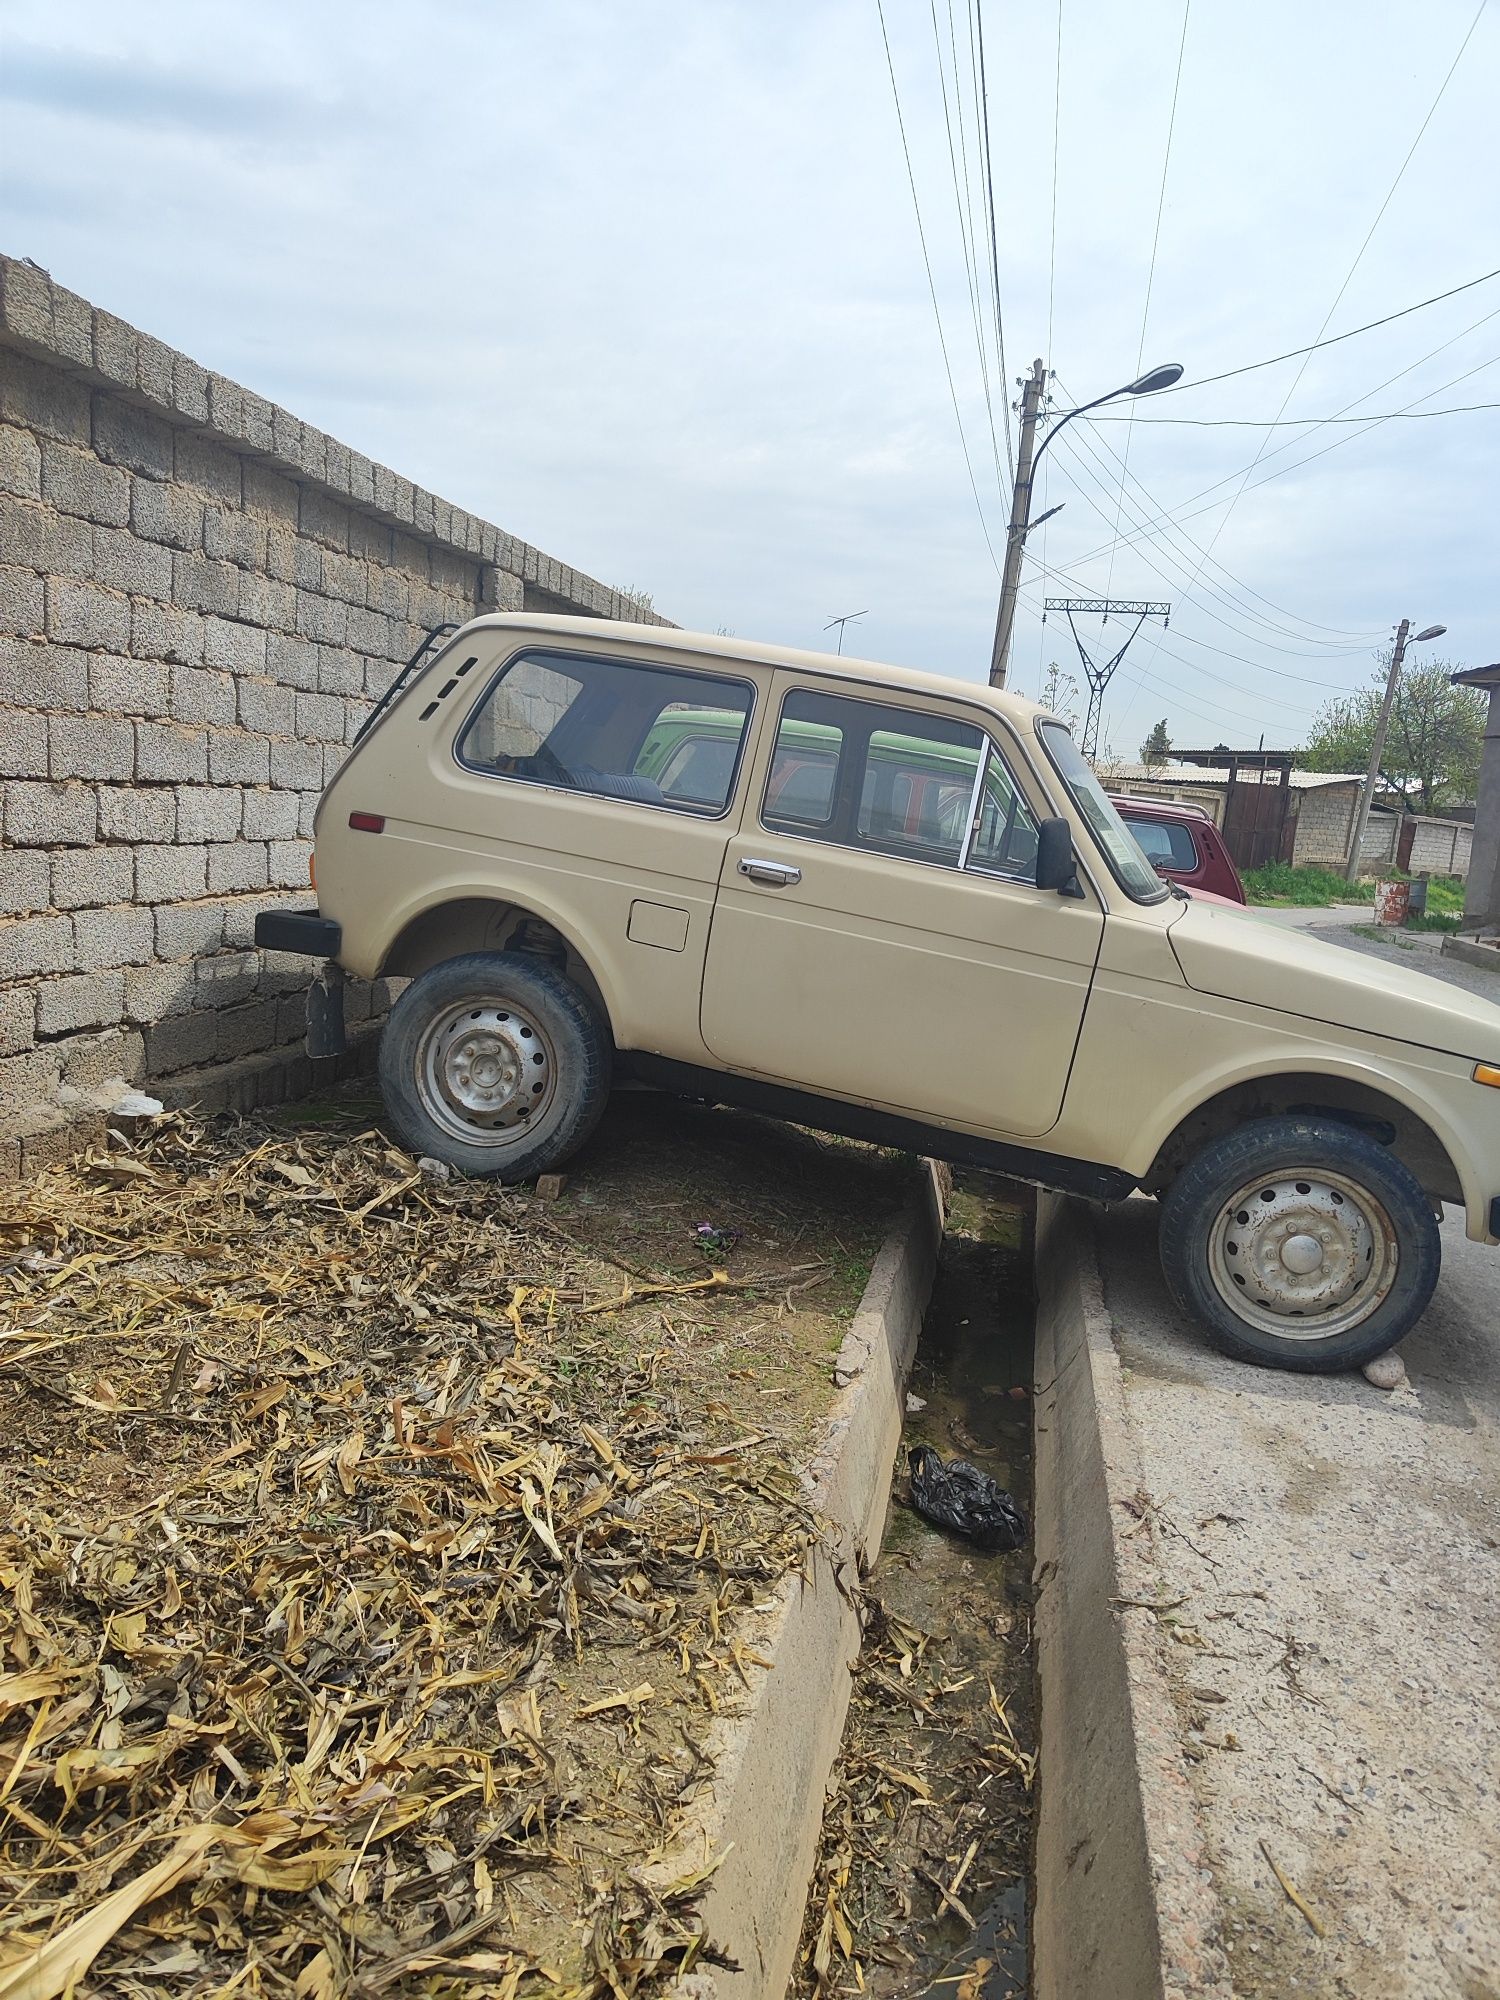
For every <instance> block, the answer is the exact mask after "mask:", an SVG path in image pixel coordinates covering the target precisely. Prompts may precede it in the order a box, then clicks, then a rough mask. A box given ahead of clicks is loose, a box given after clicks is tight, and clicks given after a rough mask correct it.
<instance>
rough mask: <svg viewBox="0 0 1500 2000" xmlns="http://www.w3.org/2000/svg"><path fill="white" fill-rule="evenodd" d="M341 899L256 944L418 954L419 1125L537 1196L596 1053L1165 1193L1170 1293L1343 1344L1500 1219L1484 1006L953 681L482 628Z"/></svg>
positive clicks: (922, 1140)
mask: <svg viewBox="0 0 1500 2000" xmlns="http://www.w3.org/2000/svg"><path fill="white" fill-rule="evenodd" d="M315 858H316V880H317V887H318V904H319V907H318V910H317V911H316V912H315V913H314V912H306V913H302V914H287V913H281V914H276V915H267V916H263V917H262V918H261V920H260V923H259V925H258V928H257V939H258V942H259V943H261V944H262V945H265V946H268V947H272V948H275V949H278V950H283V951H286V950H292V951H303V952H306V953H309V954H311V955H313V956H315V957H321V958H327V959H330V960H333V961H335V966H334V968H333V969H332V970H331V971H330V973H329V974H327V975H325V977H324V978H323V979H322V980H321V981H320V982H318V984H317V985H316V986H315V988H314V999H315V1001H316V1002H317V1003H318V1005H317V1007H316V1008H315V1010H314V1015H313V1028H314V1031H315V1034H316V1036H317V1039H316V1040H315V1041H314V1042H313V1043H312V1046H313V1051H314V1053H328V1052H329V1051H330V1049H331V1048H333V1047H336V1046H337V1045H338V1041H337V1037H338V1034H339V1033H340V1032H341V1019H334V1020H330V1017H329V1015H330V1007H329V1003H330V1000H332V1002H334V1003H337V1002H338V999H339V979H340V975H339V973H338V971H337V968H338V967H344V968H346V969H347V970H348V971H349V972H351V973H356V974H358V975H359V976H360V977H362V978H366V979H373V978H375V977H376V976H377V975H400V976H402V977H405V978H407V979H409V980H410V982H411V983H410V985H408V986H407V987H406V988H405V990H404V991H403V992H402V994H401V997H400V998H399V999H398V1001H397V1002H396V1004H395V1007H394V1008H393V1010H392V1012H391V1016H390V1020H389V1022H388V1024H387V1026H386V1029H385V1034H384V1040H383V1044H382V1048H381V1064H380V1069H381V1081H382V1086H383V1089H384V1093H385V1099H386V1104H387V1106H388V1108H389V1113H390V1117H391V1121H392V1123H393V1125H394V1126H395V1129H396V1130H397V1132H398V1133H399V1134H400V1136H401V1137H402V1139H403V1140H404V1141H405V1142H406V1144H407V1145H409V1146H410V1147H411V1148H412V1149H413V1150H414V1151H416V1152H418V1153H423V1154H434V1155H436V1156H437V1157H439V1158H440V1159H443V1160H446V1161H448V1162H450V1163H451V1164H452V1165H453V1166H455V1167H458V1168H460V1169H462V1170H463V1171H464V1172H465V1173H470V1174H492V1175H498V1176H501V1177H502V1178H504V1179H507V1180H518V1179H521V1178H523V1177H525V1176H528V1175H532V1174H535V1173H537V1172H538V1171H540V1170H541V1169H544V1168H547V1167H552V1166H555V1165H557V1163H558V1162H559V1161H561V1160H565V1159H567V1157H568V1156H569V1155H570V1154H571V1153H573V1152H574V1151H576V1150H577V1148H578V1147H580V1146H581V1145H582V1144H583V1143H584V1141H585V1140H586V1139H587V1138H588V1136H589V1133H590V1132H591V1131H592V1130H593V1127H594V1124H595V1122H596V1120H597V1119H598V1117H599V1114H600V1112H601V1111H602V1109H603V1107H604V1103H605V1098H606V1096H607V1094H608V1091H609V1088H610V1082H611V1078H612V1077H628V1078H631V1079H634V1080H636V1081H638V1082H645V1083H649V1084H653V1085H656V1086H659V1087H660V1088H662V1089H666V1090H675V1091H680V1092H686V1093H692V1094H693V1095H696V1096H706V1097H711V1098H713V1099H716V1100H718V1101H721V1102H724V1103H730V1104H738V1105H745V1106H749V1107H752V1108H754V1109H756V1110H760V1111H767V1112H772V1113H775V1114H777V1115H779V1116H781V1117H785V1118H792V1119H796V1120H798V1121H799V1122H801V1123H804V1124H808V1125H814V1126H818V1127H821V1128H823V1129H825V1130H829V1131H835V1132H843V1133H847V1134H850V1135H852V1136H854V1137H857V1138H862V1139H870V1140H875V1141H877V1142H880V1143H884V1144H889V1145H895V1146H902V1147H909V1148H912V1149H914V1150H919V1151H922V1152H927V1153H933V1154H937V1155H939V1156H940V1157H943V1158H945V1159H948V1160H952V1161H956V1162H960V1163H969V1164H980V1165H984V1166H988V1167H994V1168H998V1169H1000V1170H1001V1171H1002V1172H1005V1173H1010V1174H1014V1175H1017V1176H1019V1177H1021V1178H1023V1179H1025V1180H1029V1181H1034V1182H1037V1183H1040V1184H1041V1185H1043V1186H1047V1187H1054V1188H1062V1189H1070V1190H1075V1191H1077V1192H1079V1193H1082V1194H1086V1195H1091V1196H1096V1197H1100V1198H1103V1199H1106V1200H1109V1199H1117V1198H1120V1197H1123V1196H1125V1195H1128V1194H1130V1193H1132V1192H1133V1191H1135V1190H1137V1189H1144V1190H1146V1191H1147V1192H1149V1193H1151V1194H1156V1195H1160V1196H1161V1198H1162V1221H1161V1257H1162V1263H1163V1266H1164V1269H1165V1272H1166V1276H1167V1279H1168V1282H1169V1284H1170V1285H1171V1287H1172V1290H1173V1292H1174V1293H1175V1294H1176V1296H1177V1298H1178V1299H1179V1301H1180V1302H1181V1303H1182V1304H1183V1305H1185V1306H1187V1307H1188V1308H1190V1309H1191V1310H1192V1311H1193V1312H1194V1313H1195V1314H1196V1315H1197V1316H1198V1317H1199V1318H1200V1319H1201V1320H1202V1321H1203V1322H1204V1324H1205V1325H1206V1327H1207V1328H1208V1330H1209V1332H1210V1334H1211V1336H1212V1337H1213V1339H1214V1340H1215V1341H1216V1342H1217V1343H1218V1344H1219V1345H1220V1346H1221V1347H1223V1348H1225V1349H1227V1350H1228V1351H1229V1352H1231V1353H1233V1354H1235V1355H1238V1356H1240V1357H1242V1358H1244V1359H1247V1360H1253V1361H1260V1362H1264V1363H1270V1364H1274V1365H1278V1366H1282V1367H1287V1368H1300V1369H1324V1368H1336V1367H1348V1366H1352V1365H1355V1364H1357V1363H1360V1362H1363V1361H1365V1360H1368V1359H1369V1358H1370V1357H1372V1356H1373V1355H1375V1354H1377V1353H1379V1352H1381V1351H1382V1350H1383V1349H1384V1348H1386V1347H1388V1346H1390V1345H1391V1344H1392V1343H1393V1342H1394V1341H1396V1340H1398V1339H1399V1338H1400V1337H1401V1335H1402V1334H1404V1333H1405V1332H1406V1331H1407V1329H1408V1328H1409V1327H1410V1326H1411V1325H1412V1323H1413V1322H1414V1321H1415V1320H1416V1319H1417V1317H1418V1315H1419V1314H1420V1313H1421V1312H1422V1310H1423V1308H1424V1307H1425V1306H1426V1304H1427V1301H1428V1299H1429V1298H1430V1296H1431V1294H1432V1289H1433V1286H1434V1284H1435V1283H1436V1280H1437V1274H1438V1260H1439V1248H1438V1232H1437V1221H1436V1217H1437V1215H1438V1213H1439V1212H1440V1209H1441V1204H1442V1203H1444V1202H1452V1203H1456V1204H1460V1205H1462V1207H1463V1208H1464V1211H1465V1213H1466V1216H1467V1220H1468V1232H1469V1234H1470V1236H1472V1237H1474V1238H1477V1239H1479V1240H1481V1241H1484V1242H1490V1243H1493V1242H1495V1241H1496V1240H1497V1238H1500V1008H1496V1007H1492V1006H1489V1005H1487V1004H1485V1003H1484V1002H1482V1001H1477V1000H1474V999H1471V998H1470V997H1469V996H1468V995H1467V994H1465V993H1462V992H1459V991H1457V990H1455V989H1453V988H1450V987H1448V986H1445V985H1442V984H1439V983H1438V982H1437V981H1434V980H1431V979H1424V978H1423V977H1421V976H1420V975H1419V974H1416V973H1406V972H1396V971H1390V970H1387V969H1386V968H1385V967H1384V966H1382V965H1379V964H1376V963H1373V962H1372V961H1371V960H1370V959H1369V958H1367V957H1356V956H1355V955H1354V954H1352V953H1350V952H1347V951H1343V950H1340V949H1338V948H1336V947H1333V946H1329V945H1324V944H1319V943H1316V942H1314V941H1311V940H1308V939H1306V938H1302V937H1298V936H1295V935H1293V934H1291V933H1289V932H1286V931H1283V930H1280V929H1277V928H1275V927H1273V926H1272V925H1271V924H1269V923H1267V922H1265V921H1264V920H1262V919H1257V918H1255V917H1253V916H1250V915H1246V914H1244V913H1242V912H1240V911H1238V910H1232V909H1227V908H1219V907H1212V906H1209V905H1206V904H1201V903H1195V902H1193V901H1191V900H1189V899H1188V898H1186V897H1185V896H1184V895H1183V893H1182V892H1181V891H1180V890H1174V889H1172V888H1170V887H1169V886H1168V885H1167V884H1165V883H1163V881H1162V880H1161V878H1160V877H1159V876H1158V875H1157V873H1156V871H1155V870H1154V869H1153V868H1152V867H1151V865H1150V864H1149V862H1147V861H1146V859H1145V857H1144V856H1143V855H1142V853H1141V850H1140V849H1139V848H1138V847H1137V846H1136V844H1135V842H1134V840H1133V839H1132V838H1131V836H1130V835H1129V833H1128V832H1127V831H1126V830H1125V828H1124V827H1123V826H1122V824H1121V822H1120V820H1119V818H1118V817H1117V816H1116V814H1115V811H1114V808H1113V807H1112V806H1111V805H1110V803H1109V801H1108V799H1107V798H1106V797H1105V795H1104V793H1103V792H1102V790H1101V789H1100V786H1099V783H1098V781H1097V779H1096V778H1095V777H1094V774H1093V772H1092V771H1091V770H1090V768H1089V766H1088V765H1087V764H1086V763H1085V761H1084V759H1083V758H1082V756H1081V755H1080V754H1079V751H1078V748H1077V746H1076V744H1075V743H1074V741H1073V739H1072V737H1071V736H1070V735H1069V734H1068V731H1067V729H1066V728H1065V727H1064V726H1063V724H1061V723H1060V722H1058V721H1057V720H1056V719H1055V718H1054V717H1052V716H1050V715H1048V714H1047V713H1046V712H1045V711H1043V710H1041V709H1038V708H1036V707H1034V706H1033V705H1032V704H1031V703H1030V702H1026V701H1022V700H1020V699H1018V698H1016V697H1015V696H1012V695H1007V694H1004V693H1000V692H998V691H996V690H994V689H991V688H988V687H982V686H976V685H971V684H970V683H968V682H964V681H955V680H940V679H937V678H934V677H931V676H928V675H926V674H920V673H912V672H906V671H902V670H901V669H898V668H894V667H884V666H874V665H871V664H869V663H867V662H864V661H859V660H851V659H832V658H828V657H825V656H821V655H817V654H810V653H800V652H792V651H788V650H785V649H783V648H780V647H775V646H752V645H746V644H744V643H742V642H740V641H739V640H735V639H724V638H710V637H706V636H704V635H702V634H697V633H687V632H677V631H671V630H666V629H663V628H660V627H656V626H651V627H645V626H632V625H615V624H606V623H600V622H597V621H594V620H588V619H570V618H550V617H535V616H529V615H521V614H513V615H497V616H493V617H484V618H477V619H475V620H474V621H473V622H472V623H471V624H468V625H465V626H464V627H463V628H462V629H461V630H459V631H456V632H453V633H452V634H451V636H447V637H444V638H442V639H441V640H435V641H434V643H433V645H432V646H431V647H430V648H429V649H428V650H427V651H426V652H425V653H424V654H419V655H418V657H417V659H416V660H414V661H413V663H412V664H411V666H410V667H409V668H408V669H407V670H406V671H405V672H404V673H403V674H402V675H401V676H400V677H399V679H398V681H397V683H396V685H395V686H394V687H393V689H392V691H391V694H390V695H389V696H388V697H387V699H386V700H385V702H384V703H383V704H382V705H381V706H380V707H379V708H378V709H377V710H376V712H375V714H374V715H373V716H372V718H371V721H370V723H369V724H368V725H367V726H366V729H365V731H364V733H363V735H362V737H361V739H360V741H359V742H358V744H357V746H356V748H355V749H354V751H353V753H352V754H351V755H350V757H349V759H348V761H347V762H346V763H345V764H344V766H343V768H342V770H340V772H339V773H338V775H337V777H335V778H334V780H333V782H332V783H331V785H330V786H329V787H328V790H327V791H326V793H325V794H324V797H323V800H322V803H321V806H320V808H319V812H318V820H317V829H316V857H315Z"/></svg>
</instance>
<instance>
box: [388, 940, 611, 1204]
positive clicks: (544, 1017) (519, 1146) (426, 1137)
mask: <svg viewBox="0 0 1500 2000" xmlns="http://www.w3.org/2000/svg"><path fill="white" fill-rule="evenodd" d="M610 1053H611V1051H610V1044H609V1037H608V1035H607V1034H606V1032H605V1030H604V1028H603V1025H602V1024H601V1022H600V1020H599V1017H598V1015H597V1013H596V1012H595V1010H594V1008H593V1007H592V1006H591V1005H590V1003H589V1001H588V1000H587V999H586V998H585V996H584V995H583V994H582V993H581V992H580V991H579V989H578V988H577V987H576V986H575V985H574V984H573V982H572V981H571V980H570V979H568V978H566V977H565V976H564V975H563V974H562V973H561V972H559V971H558V970H557V968H556V967H555V966H552V965H549V964H547V963H546V962H545V961H544V960H541V959H538V958H532V957H529V956H527V955H524V954H522V953H518V952H471V953H469V954H467V955H466V956H464V957H462V958H450V959H445V960H444V961H443V963H442V964H441V965H435V966H433V967H432V968H431V969H430V970H429V971H427V972H424V973H422V974H421V976H420V977H419V978H417V979H414V980H413V981H412V983H411V985H410V986H408V987H407V989H406V991H405V992H404V993H403V994H402V995H401V997H400V999H399V1000H398V1001H397V1002H396V1004H395V1006H394V1007H393V1008H392V1009H391V1017H390V1019H389V1021H388V1022H387V1023H386V1027H385V1033H384V1035H383V1037H382V1039H381V1044H380V1087H381V1092H382V1094H383V1096H384V1098H385V1104H386V1110H387V1112H388V1113H389V1116H390V1120H391V1123H392V1125H393V1126H394V1127H395V1129H396V1132H397V1134H398V1136H399V1137H400V1138H401V1140H402V1141H403V1143H404V1144H405V1145H407V1146H408V1147H410V1149H411V1150H412V1151H413V1152H414V1153H420V1154H427V1155H430V1156H431V1157H433V1158H434V1159H439V1160H444V1161H446V1162H447V1163H448V1165H449V1166H452V1167H457V1168H458V1169H459V1171H460V1172H462V1173H466V1174H475V1175H480V1176H490V1177H494V1178H497V1179H500V1180H507V1181H518V1180H525V1179H527V1178H529V1177H530V1176H531V1175H532V1174H539V1173H545V1172H546V1171H547V1169H548V1168H549V1167H554V1166H556V1165H558V1163H559V1162H560V1161H562V1160H565V1159H567V1158H568V1157H569V1156H570V1154H572V1153H575V1152H576V1151H577V1150H578V1148H579V1147H580V1146H581V1145H582V1144H583V1143H584V1141H585V1140H586V1139H587V1138H588V1136H589V1134H590V1133H591V1132H592V1131H593V1129H594V1127H595V1125H596V1124H597V1123H598V1122H599V1116H600V1113H601V1112H602V1111H603V1109H604V1105H605V1101H606V1099H607V1098H608V1096H609V1077H610Z"/></svg>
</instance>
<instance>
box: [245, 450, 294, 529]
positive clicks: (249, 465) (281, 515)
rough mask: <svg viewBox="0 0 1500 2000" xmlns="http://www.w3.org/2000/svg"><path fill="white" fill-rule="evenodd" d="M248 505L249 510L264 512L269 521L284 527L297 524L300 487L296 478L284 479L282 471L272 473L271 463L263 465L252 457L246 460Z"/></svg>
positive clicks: (246, 503)
mask: <svg viewBox="0 0 1500 2000" xmlns="http://www.w3.org/2000/svg"><path fill="white" fill-rule="evenodd" d="M245 506H246V508H247V510H249V511H251V512H253V513H256V514H264V515H266V516H267V517H268V518H269V519H270V520H272V521H276V522H279V523H281V524H282V525H283V526H284V527H288V528H295V527H296V525H297V487H296V484H295V482H294V481H292V480H290V479H284V478H283V477H282V475H281V474H280V473H279V472H273V471H272V470H271V468H270V466H268V465H261V464H259V463H258V462H257V461H256V460H255V459H253V458H247V459H246V460H245Z"/></svg>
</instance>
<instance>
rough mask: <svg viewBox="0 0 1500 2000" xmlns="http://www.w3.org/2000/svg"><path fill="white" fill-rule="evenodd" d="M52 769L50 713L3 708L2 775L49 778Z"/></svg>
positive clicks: (0, 730)
mask: <svg viewBox="0 0 1500 2000" xmlns="http://www.w3.org/2000/svg"><path fill="white" fill-rule="evenodd" d="M50 769H51V763H50V760H49V755H48V750H47V718H46V716H45V715H31V714H29V713H27V712H26V711H24V710H15V709H11V710H6V709H0V778H45V777H46V776H47V774H48V772H49V771H50Z"/></svg>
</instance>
